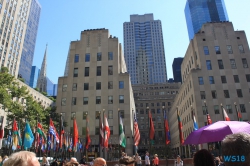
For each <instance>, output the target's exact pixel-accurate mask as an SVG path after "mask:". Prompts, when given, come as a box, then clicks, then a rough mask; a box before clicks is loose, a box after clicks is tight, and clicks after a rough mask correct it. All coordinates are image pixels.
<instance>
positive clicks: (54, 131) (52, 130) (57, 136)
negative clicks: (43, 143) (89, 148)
mask: <svg viewBox="0 0 250 166" xmlns="http://www.w3.org/2000/svg"><path fill="white" fill-rule="evenodd" d="M49 133H50V134H52V135H53V136H54V137H55V139H56V142H58V143H59V135H58V133H57V132H56V128H55V126H54V123H53V121H52V120H51V119H50V125H49Z"/></svg>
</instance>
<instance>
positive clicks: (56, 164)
mask: <svg viewBox="0 0 250 166" xmlns="http://www.w3.org/2000/svg"><path fill="white" fill-rule="evenodd" d="M50 165H51V166H59V164H58V159H57V158H56V159H55V160H54V161H53V162H52V163H51V164H50Z"/></svg>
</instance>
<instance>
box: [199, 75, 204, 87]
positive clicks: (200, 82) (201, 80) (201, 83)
mask: <svg viewBox="0 0 250 166" xmlns="http://www.w3.org/2000/svg"><path fill="white" fill-rule="evenodd" d="M198 80H199V85H204V81H203V77H198Z"/></svg>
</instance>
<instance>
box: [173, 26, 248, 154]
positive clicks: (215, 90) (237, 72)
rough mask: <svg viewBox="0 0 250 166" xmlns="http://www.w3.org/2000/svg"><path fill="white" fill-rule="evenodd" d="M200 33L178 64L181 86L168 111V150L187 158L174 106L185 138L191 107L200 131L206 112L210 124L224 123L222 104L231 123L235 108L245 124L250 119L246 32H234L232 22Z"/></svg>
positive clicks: (204, 121)
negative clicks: (221, 121) (178, 112)
mask: <svg viewBox="0 0 250 166" xmlns="http://www.w3.org/2000/svg"><path fill="white" fill-rule="evenodd" d="M201 31H203V32H204V33H202V32H201V33H197V34H196V35H195V36H194V39H193V40H191V41H190V43H189V46H188V48H187V51H186V54H185V57H184V59H183V62H182V65H181V73H182V82H183V83H182V85H181V87H180V89H179V93H178V95H177V96H176V97H175V100H174V103H173V105H172V108H171V111H170V133H171V140H172V142H171V147H172V149H173V151H174V152H175V153H176V154H181V155H183V154H184V155H185V156H186V157H191V151H192V150H191V149H190V147H189V146H180V140H179V130H178V121H177V113H176V112H177V110H176V108H177V107H178V110H179V111H180V117H181V121H182V124H183V128H182V132H183V135H184V139H186V138H187V137H188V135H189V134H190V133H191V132H192V131H193V120H192V114H191V111H192V108H193V111H194V113H195V116H196V121H197V123H198V126H199V128H201V127H203V126H205V125H207V116H206V115H207V111H208V114H209V115H210V117H211V120H212V122H216V121H220V120H224V118H223V112H222V108H221V104H222V106H223V107H224V108H225V110H226V111H227V114H228V116H229V118H230V120H235V121H237V120H238V118H237V113H236V107H237V109H238V110H239V112H240V113H241V114H242V119H243V120H244V121H249V119H250V111H249V110H250V104H249V98H250V93H249V90H250V70H249V65H248V64H249V63H250V51H249V45H248V42H247V38H246V34H245V32H244V31H235V30H234V27H233V25H232V23H231V22H222V23H206V24H204V25H203V26H202V28H201ZM234 103H235V104H236V107H235V105H234ZM181 147H182V148H181ZM215 147H216V146H215ZM202 148H208V146H207V145H206V144H204V145H203V147H202Z"/></svg>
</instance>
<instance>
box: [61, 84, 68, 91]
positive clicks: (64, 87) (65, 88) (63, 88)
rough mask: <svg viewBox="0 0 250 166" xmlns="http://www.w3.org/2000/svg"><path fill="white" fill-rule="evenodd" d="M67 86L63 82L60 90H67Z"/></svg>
mask: <svg viewBox="0 0 250 166" xmlns="http://www.w3.org/2000/svg"><path fill="white" fill-rule="evenodd" d="M67 86H68V85H66V84H63V87H62V91H63V92H66V91H67Z"/></svg>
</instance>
